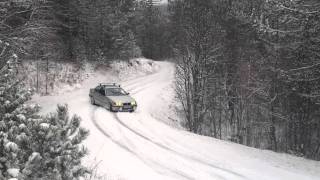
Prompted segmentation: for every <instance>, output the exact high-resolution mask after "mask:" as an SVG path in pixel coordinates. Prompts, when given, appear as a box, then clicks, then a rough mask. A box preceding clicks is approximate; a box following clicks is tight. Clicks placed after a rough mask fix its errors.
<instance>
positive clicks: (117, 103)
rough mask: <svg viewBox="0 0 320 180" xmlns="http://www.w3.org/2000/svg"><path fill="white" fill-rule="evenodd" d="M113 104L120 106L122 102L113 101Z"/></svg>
mask: <svg viewBox="0 0 320 180" xmlns="http://www.w3.org/2000/svg"><path fill="white" fill-rule="evenodd" d="M113 105H115V106H122V102H120V101H118V102H114V103H113Z"/></svg>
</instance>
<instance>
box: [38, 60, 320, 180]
mask: <svg viewBox="0 0 320 180" xmlns="http://www.w3.org/2000/svg"><path fill="white" fill-rule="evenodd" d="M138 61H139V62H138V63H137V62H135V63H136V65H135V66H134V68H130V67H128V66H127V65H126V64H122V65H121V63H120V64H119V63H118V64H116V65H114V67H113V68H114V69H116V70H120V69H123V70H125V72H126V73H124V74H122V75H121V80H122V83H121V84H122V85H123V87H124V88H125V89H126V90H128V91H129V92H130V93H131V95H132V96H133V97H134V98H135V99H136V100H137V102H138V110H137V112H135V113H110V112H108V111H107V110H105V109H103V108H100V107H96V106H92V105H91V104H90V103H89V98H88V93H89V88H91V87H94V86H95V85H96V84H97V83H98V82H112V81H118V80H119V77H115V74H116V73H115V72H106V73H105V74H104V75H96V76H94V77H91V78H90V79H89V80H87V81H86V82H85V83H84V84H83V86H82V87H81V88H80V89H78V90H76V91H74V92H72V93H66V94H63V95H59V96H50V97H34V99H33V100H32V102H36V103H39V104H40V105H41V106H42V107H43V111H42V113H47V112H50V111H51V112H52V111H54V110H55V108H56V104H57V103H60V104H63V103H68V104H69V109H70V111H71V113H76V114H78V115H79V116H81V117H82V119H83V122H82V125H83V126H84V127H86V128H88V129H89V130H90V136H89V138H88V139H87V140H86V142H85V145H86V146H87V147H88V148H89V150H90V155H89V157H88V158H87V159H86V162H87V163H88V164H96V165H97V169H98V171H99V172H100V173H103V174H105V179H108V180H109V179H111V180H112V179H121V180H122V179H128V180H131V179H132V180H142V179H146V180H157V179H158V180H167V179H182V180H183V179H194V180H201V179H203V180H214V179H217V180H244V179H251V180H258V179H259V180H309V179H319V180H320V171H319V170H320V162H316V161H311V160H305V159H303V158H297V157H293V156H290V155H285V154H278V153H273V152H270V151H263V150H258V149H254V148H249V147H245V146H241V145H238V144H233V143H230V142H225V141H220V140H216V139H213V138H209V137H203V136H198V135H195V134H191V133H189V132H186V131H184V130H181V128H180V129H178V128H174V127H173V126H172V125H174V124H176V123H175V121H173V120H177V118H178V117H177V116H175V114H174V113H173V110H172V109H173V108H172V104H173V103H174V90H173V80H174V65H173V64H172V63H169V62H152V61H147V60H138ZM137 72H140V73H137ZM152 72H153V73H152ZM134 76H139V77H135V78H134ZM169 122H173V123H172V124H171V125H168V124H170V123H169Z"/></svg>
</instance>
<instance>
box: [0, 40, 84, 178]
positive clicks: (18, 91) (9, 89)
mask: <svg viewBox="0 0 320 180" xmlns="http://www.w3.org/2000/svg"><path fill="white" fill-rule="evenodd" d="M0 45H1V48H2V54H1V55H3V57H6V58H8V61H7V62H6V63H5V65H4V66H2V67H1V68H0V179H9V178H18V179H26V180H40V179H41V180H42V179H52V180H68V179H70V180H71V179H78V178H79V177H81V176H83V175H84V174H85V173H87V170H86V168H85V167H84V166H82V164H81V159H82V158H83V157H84V156H85V155H86V153H87V150H86V148H84V147H83V146H82V145H81V142H82V141H83V140H84V139H85V138H86V137H87V136H88V131H87V130H85V129H83V128H81V127H80V118H79V117H77V116H74V117H72V118H69V116H68V108H67V106H58V110H57V112H56V113H53V114H50V115H48V116H47V117H42V116H39V115H38V114H37V113H38V111H39V106H37V105H26V104H25V102H26V101H27V100H29V99H30V96H31V91H30V90H27V89H25V87H24V85H23V83H22V81H21V79H19V78H17V77H18V74H17V73H18V65H17V61H18V57H17V55H15V54H14V53H13V51H12V50H11V49H10V48H9V47H10V45H9V44H8V43H4V42H0ZM4 54H7V55H6V56H4ZM1 60H2V61H3V60H5V58H2V59H1Z"/></svg>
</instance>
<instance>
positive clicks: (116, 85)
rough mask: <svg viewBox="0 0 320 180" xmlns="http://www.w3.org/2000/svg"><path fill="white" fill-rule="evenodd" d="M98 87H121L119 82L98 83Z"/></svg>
mask: <svg viewBox="0 0 320 180" xmlns="http://www.w3.org/2000/svg"><path fill="white" fill-rule="evenodd" d="M98 87H104V88H105V89H107V88H108V89H109V88H121V86H120V85H119V84H116V83H100V84H99V86H98Z"/></svg>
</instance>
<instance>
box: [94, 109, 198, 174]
mask: <svg viewBox="0 0 320 180" xmlns="http://www.w3.org/2000/svg"><path fill="white" fill-rule="evenodd" d="M97 109H98V107H95V108H93V110H92V112H91V113H90V115H91V118H90V119H91V120H92V123H93V124H94V126H95V127H96V128H97V129H98V130H99V131H100V132H101V133H102V134H103V135H104V136H105V137H106V138H108V139H109V140H111V141H112V142H113V143H114V144H115V145H117V146H119V147H120V148H122V149H123V150H125V151H126V152H128V153H130V154H132V155H133V156H135V157H136V158H138V159H139V160H141V161H142V162H143V163H144V164H146V165H147V166H148V167H150V165H149V163H148V162H147V161H146V160H145V159H144V158H142V157H141V156H139V155H138V154H137V153H135V152H134V151H133V150H131V149H130V148H129V147H128V146H126V145H124V144H122V143H121V142H120V141H118V140H115V139H114V138H113V137H112V136H111V135H110V134H109V133H108V132H107V131H105V130H104V129H103V128H102V127H101V126H100V125H99V123H98V121H97V119H96V118H95V117H94V113H95V111H96V110H97ZM106 111H107V110H106ZM151 162H152V163H153V164H155V165H157V166H159V167H160V168H164V169H166V170H167V171H170V172H171V173H173V174H175V175H178V176H180V177H182V178H184V179H186V180H194V178H192V177H189V176H188V175H187V174H185V173H183V172H182V171H173V170H172V169H170V168H168V167H165V166H163V165H161V164H159V163H157V162H156V161H151ZM152 169H154V168H152ZM155 171H156V172H158V173H160V174H163V173H162V172H159V171H158V170H155Z"/></svg>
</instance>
